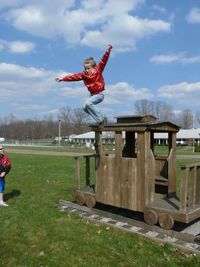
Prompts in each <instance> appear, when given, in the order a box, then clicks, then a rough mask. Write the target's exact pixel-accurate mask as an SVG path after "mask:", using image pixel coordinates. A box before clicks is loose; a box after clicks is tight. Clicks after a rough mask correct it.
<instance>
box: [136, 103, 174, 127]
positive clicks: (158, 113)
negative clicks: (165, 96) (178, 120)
mask: <svg viewBox="0 0 200 267" xmlns="http://www.w3.org/2000/svg"><path fill="white" fill-rule="evenodd" d="M135 111H136V113H137V114H140V115H146V114H151V115H153V116H155V117H156V118H158V119H159V120H161V121H171V122H175V115H174V112H173V109H172V107H171V106H170V105H167V104H165V103H163V102H161V101H149V100H146V99H142V100H138V101H136V102H135Z"/></svg>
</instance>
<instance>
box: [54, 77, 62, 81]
mask: <svg viewBox="0 0 200 267" xmlns="http://www.w3.org/2000/svg"><path fill="white" fill-rule="evenodd" d="M62 80H63V79H62V78H58V77H57V78H55V81H56V82H61V81H62Z"/></svg>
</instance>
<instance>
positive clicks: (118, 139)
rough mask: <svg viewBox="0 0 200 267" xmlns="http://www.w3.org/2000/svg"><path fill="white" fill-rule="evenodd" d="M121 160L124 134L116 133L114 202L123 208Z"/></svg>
mask: <svg viewBox="0 0 200 267" xmlns="http://www.w3.org/2000/svg"><path fill="white" fill-rule="evenodd" d="M121 158H122V132H121V131H117V132H115V170H114V173H115V175H114V177H115V178H114V179H115V192H114V202H115V205H116V206H118V207H120V206H121V179H120V178H121V175H120V173H121Z"/></svg>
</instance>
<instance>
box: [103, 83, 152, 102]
mask: <svg viewBox="0 0 200 267" xmlns="http://www.w3.org/2000/svg"><path fill="white" fill-rule="evenodd" d="M106 88H107V89H106V91H105V95H106V98H105V103H106V104H111V103H112V104H122V105H126V104H125V103H130V102H131V101H132V103H134V102H135V101H136V100H139V99H150V98H152V96H153V95H152V93H151V92H150V90H149V89H148V88H138V89H137V88H135V87H133V86H131V85H129V84H128V83H126V82H119V83H116V84H114V85H107V87H106ZM113 96H114V97H113ZM122 99H123V101H122Z"/></svg>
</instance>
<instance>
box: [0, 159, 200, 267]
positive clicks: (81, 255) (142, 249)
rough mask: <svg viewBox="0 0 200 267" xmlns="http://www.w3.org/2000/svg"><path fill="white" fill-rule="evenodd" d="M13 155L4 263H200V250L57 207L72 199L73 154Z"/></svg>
mask: <svg viewBox="0 0 200 267" xmlns="http://www.w3.org/2000/svg"><path fill="white" fill-rule="evenodd" d="M9 157H10V159H11V160H12V170H11V172H10V174H9V175H8V176H7V185H6V192H5V199H6V200H7V203H8V204H9V207H8V208H4V207H0V225H1V234H0V251H1V256H0V266H5V267H11V266H12V267H18V266H20V267H25V266H26V267H29V266H30V267H39V266H45V267H46V266H47V267H57V266H58V267H67V266H69V267H73V266H75V267H78V266H81V267H82V266H92V267H96V266H99V267H102V266H106V267H107V266H115V267H116V266H137V267H153V266H155V267H159V266H162V267H165V266H170V267H175V266H180V267H184V266H185V267H190V266H200V256H198V257H197V256H191V255H190V256H188V255H185V254H184V253H183V252H181V251H179V250H177V249H175V248H173V247H172V246H170V245H168V244H157V243H155V242H153V241H150V240H144V239H143V238H141V237H140V236H139V235H136V234H130V233H125V232H123V231H120V230H117V229H112V228H109V227H107V226H103V225H98V224H95V223H92V222H88V221H86V220H85V219H82V218H80V217H79V216H78V215H77V214H72V213H67V212H61V211H59V209H58V202H59V200H60V199H65V200H73V187H74V184H75V179H74V168H75V166H74V164H75V162H74V159H72V158H69V157H64V156H59V157H58V156H38V155H21V154H19V155H17V154H9Z"/></svg>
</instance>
